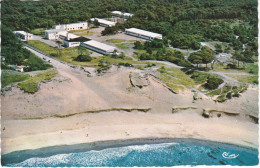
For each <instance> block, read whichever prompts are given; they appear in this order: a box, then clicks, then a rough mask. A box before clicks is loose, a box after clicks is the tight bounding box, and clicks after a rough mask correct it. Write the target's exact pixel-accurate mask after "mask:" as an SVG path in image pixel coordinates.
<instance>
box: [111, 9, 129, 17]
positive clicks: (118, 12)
mask: <svg viewBox="0 0 260 168" xmlns="http://www.w3.org/2000/svg"><path fill="white" fill-rule="evenodd" d="M111 14H112V15H113V16H116V17H123V18H130V17H132V16H134V14H132V13H124V12H121V11H112V12H111Z"/></svg>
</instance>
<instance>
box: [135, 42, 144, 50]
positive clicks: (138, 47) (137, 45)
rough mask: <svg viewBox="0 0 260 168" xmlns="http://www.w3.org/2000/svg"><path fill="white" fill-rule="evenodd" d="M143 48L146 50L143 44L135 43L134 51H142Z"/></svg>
mask: <svg viewBox="0 0 260 168" xmlns="http://www.w3.org/2000/svg"><path fill="white" fill-rule="evenodd" d="M143 48H144V46H143V45H142V43H141V42H140V41H136V42H134V49H139V50H142V49H143Z"/></svg>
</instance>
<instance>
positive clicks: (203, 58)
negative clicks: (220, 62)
mask: <svg viewBox="0 0 260 168" xmlns="http://www.w3.org/2000/svg"><path fill="white" fill-rule="evenodd" d="M188 60H189V61H190V62H191V63H193V64H197V68H198V65H199V64H206V68H207V64H208V63H211V62H212V61H213V60H214V51H213V50H211V49H210V48H209V47H206V46H203V47H202V48H201V50H199V51H197V52H193V53H191V54H190V56H189V58H188Z"/></svg>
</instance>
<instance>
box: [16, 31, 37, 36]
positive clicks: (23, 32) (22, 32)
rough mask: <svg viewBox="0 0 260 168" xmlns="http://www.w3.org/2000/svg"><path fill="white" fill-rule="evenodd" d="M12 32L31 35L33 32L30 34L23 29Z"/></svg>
mask: <svg viewBox="0 0 260 168" xmlns="http://www.w3.org/2000/svg"><path fill="white" fill-rule="evenodd" d="M14 33H19V34H23V35H31V36H32V35H33V34H31V33H27V32H25V31H14Z"/></svg>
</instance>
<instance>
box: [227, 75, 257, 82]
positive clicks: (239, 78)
mask: <svg viewBox="0 0 260 168" xmlns="http://www.w3.org/2000/svg"><path fill="white" fill-rule="evenodd" d="M227 76H229V77H231V78H234V79H236V80H237V81H239V82H242V83H250V84H258V75H252V76H247V75H230V74H228V75H227Z"/></svg>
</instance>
